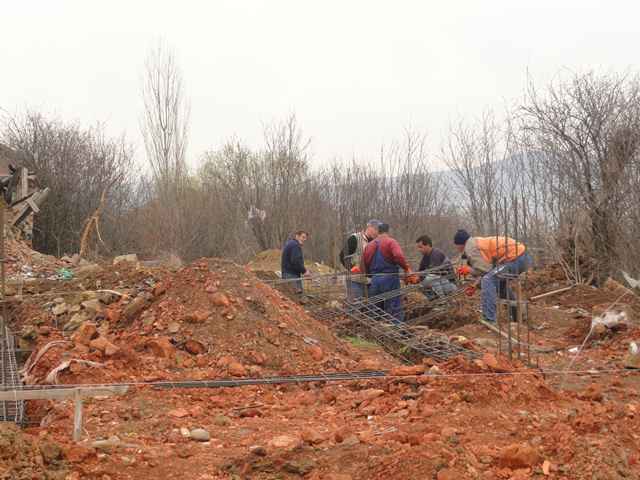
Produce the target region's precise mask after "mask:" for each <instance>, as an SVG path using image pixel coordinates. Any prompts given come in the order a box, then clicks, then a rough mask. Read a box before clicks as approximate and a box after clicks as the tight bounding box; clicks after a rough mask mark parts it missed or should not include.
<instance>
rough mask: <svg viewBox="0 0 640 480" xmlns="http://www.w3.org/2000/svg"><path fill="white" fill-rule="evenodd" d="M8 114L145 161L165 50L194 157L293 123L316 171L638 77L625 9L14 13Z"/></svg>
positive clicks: (1, 43) (357, 4)
mask: <svg viewBox="0 0 640 480" xmlns="http://www.w3.org/2000/svg"><path fill="white" fill-rule="evenodd" d="M1 12H2V13H0V108H1V109H4V110H6V111H8V112H10V113H15V112H20V111H21V110H23V109H24V108H27V107H28V108H33V109H38V110H41V111H44V112H50V113H51V112H52V113H55V114H57V115H59V116H61V117H62V118H64V119H67V120H78V121H80V122H82V123H85V124H91V123H95V122H97V121H103V122H106V123H107V124H108V126H109V131H110V132H111V133H114V134H118V133H121V132H123V131H124V132H126V133H127V135H128V137H129V138H130V139H131V140H132V141H134V142H135V143H136V144H137V154H138V157H139V158H142V157H143V148H142V143H141V139H140V134H139V126H138V125H139V123H138V122H139V118H140V112H141V99H140V90H141V76H142V70H143V65H144V60H145V56H146V53H147V52H148V50H149V48H150V47H151V46H152V45H153V44H154V42H157V40H158V39H159V38H162V39H164V41H165V42H166V43H167V44H169V45H170V46H171V47H172V48H173V50H174V51H175V53H176V56H177V60H178V63H179V65H180V67H181V69H182V72H183V75H184V81H185V86H186V91H187V94H188V96H189V98H190V101H191V135H190V148H189V157H190V158H191V159H192V162H193V161H194V160H195V159H196V158H198V157H199V156H200V155H201V154H202V152H203V151H205V150H207V149H211V148H216V147H219V146H220V145H221V144H222V143H223V142H224V140H225V139H227V138H229V137H230V136H232V135H237V136H238V137H240V138H242V139H244V140H245V141H246V142H247V143H248V144H249V145H251V146H253V147H259V146H260V144H261V140H262V128H263V125H264V124H265V123H267V122H270V121H272V120H274V119H279V118H283V117H285V116H286V115H288V114H289V113H291V112H295V113H296V114H297V116H298V119H299V120H300V123H301V125H302V127H303V129H304V131H305V133H306V134H307V135H308V136H310V137H311V138H312V145H313V152H314V159H315V162H316V163H318V164H319V163H321V162H324V161H328V160H331V159H333V158H342V159H348V158H351V157H352V156H356V157H358V158H360V159H361V160H362V161H364V160H365V159H367V158H371V157H372V156H375V153H376V151H378V149H379V146H380V144H381V143H388V142H390V141H391V140H393V139H394V138H398V137H399V136H400V135H401V132H402V130H403V128H405V127H407V126H412V127H413V128H416V129H420V130H423V131H426V132H427V133H428V135H429V138H430V146H431V148H432V149H433V150H434V151H435V150H437V149H438V148H439V145H440V142H441V138H442V134H443V133H444V131H445V130H446V127H447V126H448V124H449V123H450V122H451V121H452V120H455V119H457V118H459V117H461V116H464V117H474V116H478V115H479V114H480V113H481V112H482V110H483V109H484V108H485V107H487V106H493V107H495V108H497V109H500V108H502V107H503V106H504V104H505V102H511V101H513V100H515V99H518V98H520V97H521V95H522V92H523V87H524V84H525V81H526V76H527V71H529V72H530V74H531V75H532V77H533V79H534V80H535V81H536V82H537V83H545V82H548V81H549V80H550V79H552V78H553V77H554V76H556V75H557V74H558V72H559V71H560V70H562V69H565V68H566V69H569V70H574V71H584V70H587V69H597V70H605V71H609V70H620V71H624V70H629V69H631V70H634V69H636V68H637V61H638V60H637V55H638V53H637V46H638V45H640V27H639V26H638V18H639V15H638V14H639V13H640V4H637V3H636V2H627V1H608V2H605V1H601V2H600V1H585V0H575V1H574V0H571V1H569V0H562V1H559V0H554V1H542V0H536V1H529V2H524V1H514V0H504V1H502V0H500V1H499V0H484V1H481V0H472V1H455V0H452V1H449V2H442V1H427V0H422V1H400V0H398V1H393V2H392V1H388V0H387V1H379V2H378V1H372V0H367V1H353V0H341V1H328V0H322V1H320V0H317V1H314V2H311V1H304V0H291V1H279V0H264V1H258V0H256V1H241V0H230V1H221V0H209V1H202V2H196V1H187V0H183V1H180V2H178V1H175V0H174V1H170V2H164V1H159V0H153V1H147V0H144V1H142V0H135V1H133V0H129V1H114V0H110V1H89V0H83V1H55V0H44V1H34V0H31V1H28V0H25V1H16V0H4V1H2V10H1Z"/></svg>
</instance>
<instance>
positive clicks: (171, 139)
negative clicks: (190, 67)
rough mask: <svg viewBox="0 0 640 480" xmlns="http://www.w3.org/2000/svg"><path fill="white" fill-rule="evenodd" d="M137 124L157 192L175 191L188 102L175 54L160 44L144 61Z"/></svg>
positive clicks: (182, 163)
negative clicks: (141, 112)
mask: <svg viewBox="0 0 640 480" xmlns="http://www.w3.org/2000/svg"><path fill="white" fill-rule="evenodd" d="M142 98H143V101H144V115H143V121H142V125H141V130H142V135H143V138H144V145H145V149H146V152H147V161H148V162H149V166H150V167H151V169H152V171H153V175H154V180H155V181H156V185H157V187H158V189H159V193H160V194H161V195H169V193H172V194H174V195H175V194H177V193H178V190H179V188H181V187H182V186H183V182H184V179H185V177H186V175H187V168H186V150H187V138H188V129H189V111H190V107H189V103H188V101H187V99H186V97H185V94H184V86H183V83H182V74H181V72H180V69H179V68H178V66H177V64H176V59H175V55H174V54H173V52H172V51H171V50H169V49H168V48H167V47H166V45H164V44H163V43H158V44H157V45H156V46H155V48H153V49H152V50H151V51H150V52H149V54H148V56H147V60H146V64H145V73H144V83H143V87H142Z"/></svg>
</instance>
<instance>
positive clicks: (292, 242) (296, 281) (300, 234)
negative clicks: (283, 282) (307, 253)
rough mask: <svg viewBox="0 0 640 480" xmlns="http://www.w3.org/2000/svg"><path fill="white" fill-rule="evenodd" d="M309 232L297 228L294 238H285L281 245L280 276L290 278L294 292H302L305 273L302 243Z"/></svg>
mask: <svg viewBox="0 0 640 480" xmlns="http://www.w3.org/2000/svg"><path fill="white" fill-rule="evenodd" d="M308 236H309V234H308V233H307V232H305V231H304V230H298V231H297V232H296V233H295V236H294V238H292V239H289V240H287V242H286V243H285V244H284V247H282V265H281V268H282V278H283V279H292V282H291V284H292V286H293V289H294V291H295V293H302V276H303V275H304V274H306V273H307V269H306V268H305V266H304V256H303V254H302V245H304V242H306V241H307V237H308Z"/></svg>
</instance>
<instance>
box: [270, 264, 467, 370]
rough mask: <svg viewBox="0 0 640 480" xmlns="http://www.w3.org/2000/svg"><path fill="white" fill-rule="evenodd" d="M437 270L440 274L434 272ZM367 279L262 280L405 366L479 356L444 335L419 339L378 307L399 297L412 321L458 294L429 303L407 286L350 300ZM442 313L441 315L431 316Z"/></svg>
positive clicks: (416, 288) (336, 276) (418, 289)
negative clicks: (354, 285) (355, 283)
mask: <svg viewBox="0 0 640 480" xmlns="http://www.w3.org/2000/svg"><path fill="white" fill-rule="evenodd" d="M434 271H438V269H434ZM352 281H360V282H361V283H363V282H364V281H366V278H365V277H364V276H362V275H346V274H337V273H336V274H330V275H317V276H313V277H310V278H306V279H304V280H302V289H300V288H299V287H300V283H299V282H298V281H296V280H291V279H273V278H270V279H268V280H266V283H268V284H270V285H271V286H272V287H274V288H276V289H278V290H280V291H281V292H283V293H284V294H286V295H288V296H289V297H290V298H292V299H293V300H294V301H296V302H298V303H299V304H301V305H302V306H303V307H304V308H305V310H306V311H307V312H308V313H309V314H311V315H312V316H313V317H314V318H316V319H318V320H321V321H324V322H327V323H330V324H332V326H334V327H338V329H339V330H342V333H349V334H352V335H358V336H362V337H364V338H367V339H369V340H372V341H375V342H376V343H378V344H379V345H381V346H382V347H383V348H385V349H386V350H387V351H389V352H390V353H392V354H393V355H395V356H397V357H399V358H400V359H402V360H403V361H405V362H408V363H413V362H414V361H416V360H419V359H420V358H422V357H429V358H433V359H435V360H439V361H445V360H448V359H450V358H452V357H455V356H458V355H463V356H465V357H467V358H475V357H477V355H478V354H477V353H476V352H473V351H471V350H468V349H465V348H463V347H461V346H459V345H456V344H453V343H451V342H450V341H449V339H448V337H447V336H446V335H444V334H440V333H436V332H429V334H428V335H424V334H420V335H417V334H416V332H415V331H414V330H413V329H412V327H411V325H409V324H407V323H405V322H400V321H398V320H397V319H396V318H395V317H393V316H392V315H391V314H389V313H388V312H386V311H385V310H384V309H383V308H381V304H383V303H384V302H385V301H388V300H391V299H394V298H398V297H400V298H402V299H403V308H404V309H405V313H406V314H407V315H408V316H410V315H412V314H413V315H414V316H415V314H416V312H421V311H422V312H423V315H422V317H423V318H424V311H427V312H431V313H432V314H433V313H434V312H433V309H434V307H437V306H444V305H447V304H448V303H449V302H451V301H452V300H453V299H454V298H455V297H456V296H457V295H458V294H459V293H460V292H459V291H456V292H455V293H454V294H451V295H449V296H447V297H442V298H437V299H435V300H433V301H430V300H429V299H427V297H426V296H424V295H422V294H421V293H420V292H421V291H422V286H421V285H406V286H403V287H401V288H399V289H396V290H392V291H388V292H385V293H382V294H379V295H375V296H371V297H366V296H365V297H359V298H353V296H351V295H350V294H349V288H348V285H349V282H352ZM435 313H436V314H442V313H443V312H442V310H440V311H437V312H435Z"/></svg>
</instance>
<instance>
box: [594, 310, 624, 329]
mask: <svg viewBox="0 0 640 480" xmlns="http://www.w3.org/2000/svg"><path fill="white" fill-rule="evenodd" d="M621 323H627V313H626V312H605V313H603V314H602V315H600V316H598V317H593V320H591V328H594V327H595V326H596V325H604V326H605V327H607V328H613V327H615V326H616V325H619V324H621Z"/></svg>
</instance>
